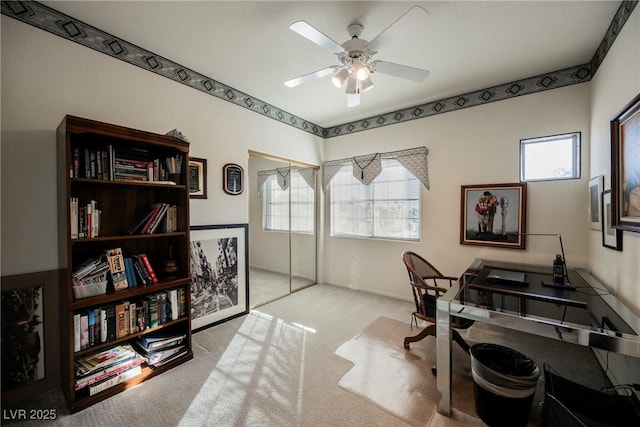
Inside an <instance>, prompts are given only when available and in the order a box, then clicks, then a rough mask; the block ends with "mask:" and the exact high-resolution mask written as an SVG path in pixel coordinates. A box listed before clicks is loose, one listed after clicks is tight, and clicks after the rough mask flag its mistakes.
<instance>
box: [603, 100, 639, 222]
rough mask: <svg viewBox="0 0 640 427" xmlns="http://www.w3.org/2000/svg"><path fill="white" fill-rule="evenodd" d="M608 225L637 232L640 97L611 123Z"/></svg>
mask: <svg viewBox="0 0 640 427" xmlns="http://www.w3.org/2000/svg"><path fill="white" fill-rule="evenodd" d="M610 126H611V221H612V225H613V228H618V229H621V230H627V231H634V232H636V233H638V232H640V94H639V95H637V96H636V97H635V98H634V99H633V100H632V101H631V102H630V103H629V104H627V105H626V106H625V107H624V108H623V109H622V111H621V112H620V113H619V114H618V115H617V116H616V117H615V118H614V119H613V120H612V121H611V123H610Z"/></svg>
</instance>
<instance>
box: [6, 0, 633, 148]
mask: <svg viewBox="0 0 640 427" xmlns="http://www.w3.org/2000/svg"><path fill="white" fill-rule="evenodd" d="M637 4H638V0H625V1H623V2H622V3H621V4H620V7H619V8H618V11H617V12H616V15H615V16H614V18H613V20H612V22H611V24H610V25H609V28H608V30H607V33H606V35H605V37H604V39H603V40H602V42H601V43H600V46H599V47H598V49H597V51H596V52H595V54H594V56H593V58H592V59H591V61H590V63H588V64H583V65H577V66H575V67H571V68H567V69H565V70H559V71H553V72H550V73H546V74H542V75H539V76H535V77H529V78H526V79H523V80H518V81H515V82H510V83H505V84H502V85H499V86H494V87H491V88H487V89H481V90H478V91H475V92H470V93H466V94H463V95H456V96H452V97H450V98H446V99H441V100H437V101H433V102H429V103H427V104H422V105H416V106H414V107H409V108H405V109H403V110H398V111H392V112H389V113H385V114H382V115H379V116H373V117H369V118H365V119H361V120H357V121H354V122H350V123H345V124H341V125H338V126H333V127H329V128H322V127H321V126H318V125H316V124H314V123H312V122H310V121H308V120H305V119H303V118H301V117H298V116H295V115H293V114H291V113H288V112H287V111H284V110H282V109H280V108H278V107H276V106H274V105H271V104H269V103H266V102H264V101H262V100H260V99H257V98H255V97H253V96H251V95H249V94H246V93H244V92H242V91H240V90H238V89H235V88H232V87H231V86H228V85H225V84H224V83H221V82H218V81H216V80H214V79H212V78H210V77H207V76H205V75H204V74H201V73H198V72H197V71H194V70H191V69H189V68H187V67H184V66H182V65H180V64H178V63H177V62H173V61H171V60H170V59H167V58H164V57H162V56H160V55H157V54H155V53H153V52H150V51H148V50H145V49H143V48H141V47H139V46H136V45H134V44H132V43H129V42H127V41H126V40H123V39H120V38H118V37H115V36H113V35H111V34H109V33H107V32H104V31H102V30H100V29H98V28H95V27H93V26H91V25H88V24H86V23H84V22H82V21H79V20H77V19H75V18H73V17H71V16H68V15H65V14H63V13H61V12H58V11H57V10H55V9H52V8H50V7H47V6H45V5H43V4H40V3H38V2H24V1H2V3H1V5H2V14H3V15H6V16H9V17H12V18H15V19H17V20H19V21H22V22H24V23H27V24H29V25H33V26H34V27H37V28H40V29H42V30H45V31H48V32H50V33H52V34H55V35H57V36H60V37H63V38H65V39H67V40H71V41H73V42H76V43H79V44H81V45H83V46H86V47H89V48H91V49H94V50H96V51H98V52H101V53H104V54H106V55H109V56H111V57H113V58H117V59H120V60H121V61H125V62H128V63H130V64H132V65H135V66H137V67H140V68H142V69H145V70H147V71H150V72H153V73H156V74H158V75H161V76H163V77H166V78H168V79H171V80H174V81H176V82H178V83H181V84H184V85H186V86H189V87H191V88H193V89H196V90H199V91H201V92H204V93H207V94H209V95H211V96H215V97H217V98H219V99H222V100H224V101H227V102H231V103H233V104H235V105H238V106H240V107H242V108H246V109H248V110H251V111H253V112H255V113H258V114H260V115H262V116H265V117H269V118H271V119H273V120H277V121H279V122H281V123H284V124H286V125H289V126H293V127H295V128H297V129H300V130H302V131H305V132H308V133H310V134H313V135H317V136H320V137H323V138H332V137H335V136H340V135H346V134H350V133H355V132H361V131H365V130H370V129H375V128H379V127H382V126H389V125H392V124H397V123H403V122H406V121H409V120H415V119H420V118H424V117H430V116H434V115H437V114H444V113H448V112H451V111H456V110H461V109H463V108H469V107H475V106H477V105H483V104H488V103H490V102H496V101H502V100H505V99H510V98H514V97H516V96H522V95H528V94H531V93H536V92H541V91H545V90H549V89H557V88H560V87H563V86H569V85H573V84H578V83H584V82H587V81H589V80H591V78H592V77H593V76H594V75H595V73H596V71H597V69H598V67H599V66H600V64H601V63H602V61H603V60H604V57H605V56H606V54H607V52H608V51H609V48H610V47H611V46H612V45H613V42H614V40H615V39H616V37H617V36H618V34H619V33H620V31H621V30H622V27H623V26H624V24H625V23H626V21H627V19H628V18H629V16H630V15H631V13H632V12H633V9H634V8H635V7H636V6H637Z"/></svg>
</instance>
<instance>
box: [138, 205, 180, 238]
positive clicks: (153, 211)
mask: <svg viewBox="0 0 640 427" xmlns="http://www.w3.org/2000/svg"><path fill="white" fill-rule="evenodd" d="M176 214H177V208H176V206H175V205H173V206H172V205H170V204H169V203H154V204H153V205H152V206H151V208H150V209H149V210H148V211H147V212H146V213H145V214H144V215H143V216H142V217H141V218H139V220H138V221H137V222H136V223H135V224H134V225H133V226H132V227H131V228H130V229H129V230H128V231H127V233H128V234H152V233H155V232H156V231H164V232H171V231H175V230H176V229H177V219H176Z"/></svg>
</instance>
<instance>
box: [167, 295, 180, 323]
mask: <svg viewBox="0 0 640 427" xmlns="http://www.w3.org/2000/svg"><path fill="white" fill-rule="evenodd" d="M167 300H168V304H167V306H168V307H169V313H170V314H171V317H170V320H177V319H178V317H179V316H180V309H179V308H178V290H177V289H169V290H168V291H167Z"/></svg>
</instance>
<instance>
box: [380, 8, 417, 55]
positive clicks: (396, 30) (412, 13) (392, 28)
mask: <svg viewBox="0 0 640 427" xmlns="http://www.w3.org/2000/svg"><path fill="white" fill-rule="evenodd" d="M428 18H429V12H427V11H426V10H425V9H423V8H422V7H420V6H413V7H412V8H411V9H409V10H408V11H407V12H406V13H405V14H404V15H402V16H401V17H400V18H398V19H397V20H396V21H395V22H394V23H393V24H391V25H389V26H388V27H387V28H386V29H385V30H384V31H382V32H381V33H380V34H378V35H377V36H376V37H375V38H374V39H373V40H371V42H369V49H371V50H373V51H378V50H380V47H381V46H384V45H386V44H387V43H389V42H390V41H392V40H394V39H400V38H401V37H402V35H404V34H405V33H407V32H409V31H411V30H413V29H414V28H417V27H419V26H420V25H422V24H423V23H424V22H425V21H426V20H427V19H428Z"/></svg>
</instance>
